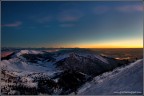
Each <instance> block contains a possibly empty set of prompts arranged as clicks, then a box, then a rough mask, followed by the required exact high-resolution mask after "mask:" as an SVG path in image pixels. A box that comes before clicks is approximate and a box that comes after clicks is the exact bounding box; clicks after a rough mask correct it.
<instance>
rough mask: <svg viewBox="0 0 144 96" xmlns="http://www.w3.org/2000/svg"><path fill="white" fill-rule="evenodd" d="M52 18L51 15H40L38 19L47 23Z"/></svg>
mask: <svg viewBox="0 0 144 96" xmlns="http://www.w3.org/2000/svg"><path fill="white" fill-rule="evenodd" d="M51 20H52V17H51V16H46V17H39V18H38V19H37V22H39V23H46V22H50V21H51Z"/></svg>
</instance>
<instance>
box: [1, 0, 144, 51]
mask: <svg viewBox="0 0 144 96" xmlns="http://www.w3.org/2000/svg"><path fill="white" fill-rule="evenodd" d="M143 11H144V10H143V2H142V1H133V2H130V1H129V2H126V1H116V2H114V1H108V2H106V1H101V2H100V1H99V2H98V1H93V2H92V1H91V2H88V1H87V2H84V1H83V2H74V1H72V2H50V1H43V2H40V1H39V2H30V1H29V2H26V1H23V2H10V1H8V2H6V1H5V2H4V1H3V2H2V5H1V12H2V14H1V17H2V19H1V30H2V34H1V37H2V39H1V42H2V47H80V48H118V47H119V48H123V47H124V48H128V47H131V48H134V47H143Z"/></svg>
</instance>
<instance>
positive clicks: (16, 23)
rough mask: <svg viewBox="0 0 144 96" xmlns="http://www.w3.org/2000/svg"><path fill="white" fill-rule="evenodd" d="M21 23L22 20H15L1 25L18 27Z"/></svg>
mask: <svg viewBox="0 0 144 96" xmlns="http://www.w3.org/2000/svg"><path fill="white" fill-rule="evenodd" d="M21 24H22V22H20V21H17V22H14V23H9V24H2V25H1V26H2V27H19V26H20V25H21Z"/></svg>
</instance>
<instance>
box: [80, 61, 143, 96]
mask: <svg viewBox="0 0 144 96" xmlns="http://www.w3.org/2000/svg"><path fill="white" fill-rule="evenodd" d="M78 94H79V95H124V94H129V95H131V94H143V60H142V59H141V60H137V61H136V62H134V63H131V64H130V65H127V66H125V67H121V68H117V69H115V70H113V71H112V72H106V73H104V74H102V75H101V76H97V77H95V78H94V80H93V81H91V82H87V83H86V84H85V85H83V86H82V87H81V88H79V91H78Z"/></svg>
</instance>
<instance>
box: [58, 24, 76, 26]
mask: <svg viewBox="0 0 144 96" xmlns="http://www.w3.org/2000/svg"><path fill="white" fill-rule="evenodd" d="M74 26H75V24H60V27H74Z"/></svg>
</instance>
